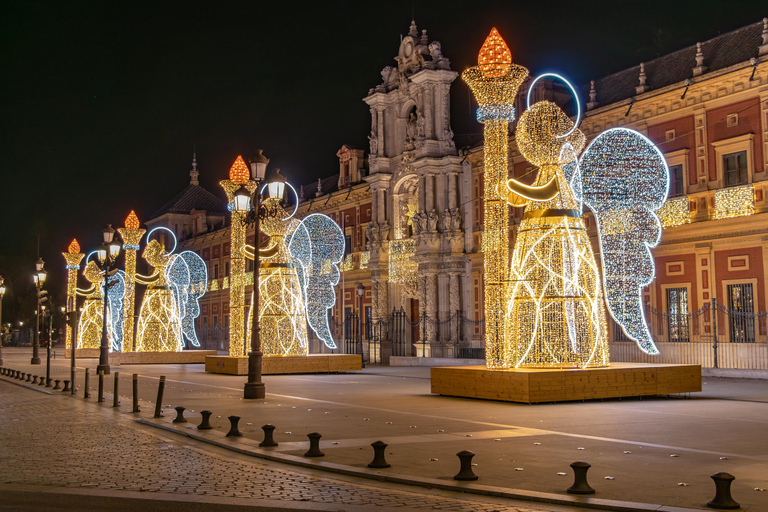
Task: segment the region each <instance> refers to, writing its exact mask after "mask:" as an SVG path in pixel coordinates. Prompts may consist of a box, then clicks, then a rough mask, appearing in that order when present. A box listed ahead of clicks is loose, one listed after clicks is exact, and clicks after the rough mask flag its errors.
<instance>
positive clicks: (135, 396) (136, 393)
mask: <svg viewBox="0 0 768 512" xmlns="http://www.w3.org/2000/svg"><path fill="white" fill-rule="evenodd" d="M133 412H141V411H140V410H139V375H138V374H137V373H134V374H133Z"/></svg>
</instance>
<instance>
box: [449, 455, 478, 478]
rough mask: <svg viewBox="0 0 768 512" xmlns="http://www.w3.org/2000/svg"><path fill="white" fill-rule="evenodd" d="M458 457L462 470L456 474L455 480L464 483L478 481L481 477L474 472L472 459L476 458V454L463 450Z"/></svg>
mask: <svg viewBox="0 0 768 512" xmlns="http://www.w3.org/2000/svg"><path fill="white" fill-rule="evenodd" d="M456 456H457V457H458V458H459V461H460V462H461V468H460V469H459V472H458V473H456V476H454V477H453V479H454V480H461V481H463V482H468V481H471V480H477V479H478V478H479V477H478V476H477V475H476V474H475V473H474V471H472V457H474V456H475V453H474V452H471V451H469V450H461V451H460V452H459V453H457V454H456Z"/></svg>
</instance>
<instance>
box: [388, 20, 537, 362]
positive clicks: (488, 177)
mask: <svg viewBox="0 0 768 512" xmlns="http://www.w3.org/2000/svg"><path fill="white" fill-rule="evenodd" d="M505 49H506V51H505ZM505 61H508V62H505ZM526 76H528V70H527V69H525V68H524V67H522V66H518V65H515V64H512V53H511V52H509V48H508V47H507V45H506V43H504V40H503V39H502V38H501V36H500V35H499V33H498V31H496V29H495V28H494V29H493V30H491V33H490V34H489V36H488V38H487V39H486V40H485V43H484V44H483V48H482V49H481V50H480V54H479V55H478V66H476V67H473V68H470V69H467V70H466V71H464V73H462V75H461V77H462V79H463V80H464V81H465V82H466V83H467V85H469V87H470V89H471V90H472V93H473V95H474V96H475V99H476V100H477V102H478V104H479V107H480V108H479V109H478V111H477V119H478V121H480V122H482V123H484V128H483V135H484V140H485V146H484V151H483V166H484V174H483V179H484V207H483V208H484V225H485V228H484V232H483V264H484V277H485V301H484V304H485V332H486V363H487V365H488V367H489V368H504V367H505V365H507V364H508V363H505V356H504V354H505V342H504V325H505V318H506V306H507V302H508V300H507V297H508V296H507V292H508V290H507V282H508V276H509V216H508V215H507V208H508V206H507V204H506V202H505V201H504V199H503V198H502V197H501V196H500V195H499V193H498V190H499V188H500V186H501V185H503V184H504V183H506V180H507V178H508V176H509V170H508V155H509V140H508V139H509V137H508V124H509V122H510V121H512V120H513V119H514V108H513V107H512V105H513V103H514V101H515V99H516V96H517V90H518V88H519V87H520V85H521V84H522V82H523V80H525V77H526ZM413 251H414V252H415V247H414V248H413ZM402 252H403V247H402V246H401V247H400V248H399V249H398V250H397V251H396V252H395V255H398V254H401V253H402ZM411 254H412V253H411ZM399 258H400V261H401V262H402V263H403V265H395V266H394V267H393V266H392V263H391V262H392V242H390V279H392V270H393V269H394V270H395V274H396V275H397V273H398V272H401V271H402V274H404V275H408V276H409V279H412V277H410V276H412V275H413V274H412V272H411V271H410V270H406V268H407V267H406V265H405V261H404V258H402V257H399ZM409 258H410V256H409ZM396 259H398V256H396ZM401 269H402V270H401Z"/></svg>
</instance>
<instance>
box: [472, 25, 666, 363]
mask: <svg viewBox="0 0 768 512" xmlns="http://www.w3.org/2000/svg"><path fill="white" fill-rule="evenodd" d="M527 74H528V71H527V70H526V69H525V68H523V67H522V66H518V65H516V64H513V63H512V54H511V52H510V50H509V48H508V47H507V45H506V43H505V42H504V40H503V39H502V38H501V36H500V35H499V33H498V32H497V31H496V29H493V30H492V31H491V33H490V35H489V36H488V38H487V39H486V41H485V43H484V44H483V47H482V49H481V50H480V53H479V55H478V65H477V66H476V67H473V68H470V69H468V70H466V71H465V72H464V73H463V75H462V77H463V78H464V80H465V81H466V82H467V83H468V84H469V86H470V87H471V88H472V91H473V93H474V95H475V98H476V99H477V101H478V103H479V105H480V108H479V109H478V111H477V117H478V120H479V121H481V122H483V123H484V124H485V127H484V137H485V154H484V166H485V191H484V192H485V194H484V195H485V198H484V201H485V204H484V208H485V223H486V225H485V232H484V233H483V245H484V263H485V279H486V292H485V314H486V360H487V364H488V367H489V368H517V367H520V366H547V367H580V368H583V367H595V366H605V365H608V363H609V355H608V343H607V328H606V322H605V309H604V304H605V303H607V304H608V309H609V312H610V313H611V314H612V316H613V318H614V319H615V320H616V322H617V323H618V325H620V326H621V328H622V329H623V330H624V332H625V333H626V334H627V336H629V337H630V338H631V339H633V340H635V341H636V342H637V343H638V345H639V346H640V348H641V349H642V350H644V351H645V352H647V353H649V354H656V353H658V350H657V349H656V347H655V345H654V344H653V341H652V340H651V336H650V333H649V331H648V328H647V325H646V323H645V318H644V316H643V309H642V303H641V292H642V288H643V287H644V286H646V285H648V284H649V283H650V282H651V280H652V278H653V268H654V265H653V259H652V257H651V253H650V248H651V247H654V246H655V245H656V244H657V243H658V241H659V237H660V234H661V224H660V222H659V220H658V218H657V217H656V214H655V212H656V211H657V210H658V209H659V208H660V207H661V206H662V204H663V203H664V201H665V200H666V197H667V190H668V184H669V175H668V174H669V173H668V169H667V166H666V163H665V161H664V158H663V156H662V154H661V152H660V151H659V150H658V148H656V146H654V145H653V144H652V143H651V142H650V141H649V140H648V139H647V138H645V137H644V136H642V135H641V134H639V133H637V132H635V131H632V130H628V129H612V130H609V131H607V132H605V133H603V134H601V135H600V136H598V137H597V138H596V139H595V140H594V141H593V142H592V143H591V144H590V146H589V147H588V148H587V150H586V151H585V152H584V154H583V155H582V156H581V158H579V155H580V154H581V152H582V150H583V149H584V145H585V137H584V135H583V134H582V133H581V132H580V131H579V130H578V128H577V127H578V124H579V120H580V117H581V107H580V105H579V102H578V95H577V94H576V91H575V89H574V88H573V86H572V85H571V84H570V83H569V82H567V81H566V80H565V79H563V78H562V77H561V76H559V75H556V74H554V73H546V74H544V75H541V76H539V77H538V78H536V79H535V80H533V81H532V82H531V83H530V85H529V88H528V95H527V103H526V108H527V110H526V111H525V112H524V113H523V114H522V116H520V120H519V121H518V124H517V129H516V132H515V141H516V143H517V147H518V149H519V150H520V152H521V153H522V155H523V156H524V157H525V158H526V159H527V160H528V161H529V162H531V163H532V164H533V165H535V166H536V170H537V171H538V172H537V173H536V175H535V176H534V181H533V183H532V184H531V185H527V184H524V183H521V182H519V181H517V180H515V179H509V178H508V170H507V166H508V163H507V162H508V132H507V126H508V124H509V122H511V121H512V120H513V119H514V116H515V112H514V107H513V102H514V100H515V98H516V97H517V89H518V87H519V86H520V85H521V84H522V83H523V81H524V79H525V77H526V76H527ZM544 77H550V78H553V79H560V80H563V81H564V82H565V84H566V85H567V86H568V87H569V88H570V90H571V92H572V93H573V95H574V97H575V100H576V109H577V112H576V120H575V122H574V121H571V119H570V118H569V117H568V116H567V115H566V114H565V113H564V112H563V111H562V110H561V109H560V107H558V106H557V105H556V104H554V103H552V102H549V101H540V102H538V103H536V104H534V105H531V93H532V91H533V90H534V88H535V85H536V82H537V81H538V80H539V79H540V78H544ZM503 201H506V202H507V203H509V204H511V205H513V206H517V207H520V206H524V207H525V213H524V215H523V219H522V221H521V223H520V226H519V228H518V230H517V241H516V243H515V247H514V249H513V254H512V257H511V260H508V256H507V254H508V253H507V252H506V251H507V237H508V232H507V224H506V219H507V210H506V207H505V206H504V205H503ZM582 204H586V205H587V206H588V207H589V208H590V209H591V210H592V212H593V213H594V215H595V219H596V222H597V227H598V235H599V237H598V238H599V241H600V245H601V251H600V254H601V258H602V270H603V277H602V279H601V277H600V268H599V267H598V265H597V262H596V260H595V255H594V253H593V250H592V246H591V244H590V239H589V236H588V234H587V230H586V225H585V223H584V220H583V217H582V214H583V211H582Z"/></svg>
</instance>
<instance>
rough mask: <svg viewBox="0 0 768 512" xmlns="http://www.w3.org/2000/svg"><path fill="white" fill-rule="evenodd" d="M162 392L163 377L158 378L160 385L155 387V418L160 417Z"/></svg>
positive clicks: (163, 386) (163, 389)
mask: <svg viewBox="0 0 768 512" xmlns="http://www.w3.org/2000/svg"><path fill="white" fill-rule="evenodd" d="M163 391H165V375H161V376H160V384H158V386H157V403H155V418H160V417H162V415H163V414H162V413H163Z"/></svg>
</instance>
